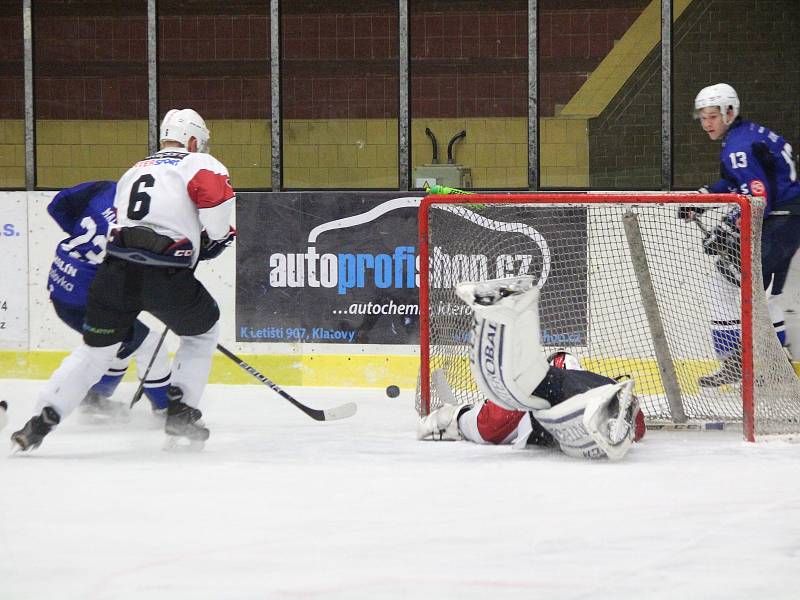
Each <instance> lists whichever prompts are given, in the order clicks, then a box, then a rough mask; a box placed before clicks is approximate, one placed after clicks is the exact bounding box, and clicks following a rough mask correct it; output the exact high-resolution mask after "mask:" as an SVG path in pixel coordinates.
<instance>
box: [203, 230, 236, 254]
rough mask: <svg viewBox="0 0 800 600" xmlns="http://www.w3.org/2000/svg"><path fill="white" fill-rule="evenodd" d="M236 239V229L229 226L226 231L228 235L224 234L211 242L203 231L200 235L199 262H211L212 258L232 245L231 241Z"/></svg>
mask: <svg viewBox="0 0 800 600" xmlns="http://www.w3.org/2000/svg"><path fill="white" fill-rule="evenodd" d="M235 237H236V228H235V227H234V226H233V225H231V227H230V229H228V233H226V234H225V236H224V237H222V238H220V239H218V240H212V239H211V238H210V237H208V233H207V232H206V230H205V229H204V230H203V231H202V232H201V233H200V255H199V259H200V260H211V259H212V258H217V257H218V256H219V255H220V254H222V251H223V250H225V248H227V247H228V246H230V245H231V244H232V243H233V239H234V238H235Z"/></svg>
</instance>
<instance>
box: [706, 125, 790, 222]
mask: <svg viewBox="0 0 800 600" xmlns="http://www.w3.org/2000/svg"><path fill="white" fill-rule="evenodd" d="M791 152H792V150H791V146H789V144H787V143H786V141H785V140H784V139H783V138H782V137H781V136H780V135H778V134H776V133H774V132H772V131H770V130H769V129H767V128H766V127H764V126H762V125H758V124H756V123H751V122H749V121H742V122H741V123H739V124H738V125H737V126H736V127H732V128H731V129H730V131H729V133H728V135H727V137H726V139H725V144H724V146H723V148H722V152H721V155H720V159H721V161H722V167H723V169H725V170H726V171H727V172H728V173H729V181H730V182H731V183H733V184H735V191H737V192H739V193H741V194H746V195H752V196H762V197H765V198H766V201H767V207H766V212H767V213H769V212H770V211H772V210H775V209H776V208H777V207H779V206H780V205H781V204H785V203H787V202H790V201H792V200H800V182H798V181H797V174H796V169H795V165H794V161H793V159H792V158H793V157H792V155H791Z"/></svg>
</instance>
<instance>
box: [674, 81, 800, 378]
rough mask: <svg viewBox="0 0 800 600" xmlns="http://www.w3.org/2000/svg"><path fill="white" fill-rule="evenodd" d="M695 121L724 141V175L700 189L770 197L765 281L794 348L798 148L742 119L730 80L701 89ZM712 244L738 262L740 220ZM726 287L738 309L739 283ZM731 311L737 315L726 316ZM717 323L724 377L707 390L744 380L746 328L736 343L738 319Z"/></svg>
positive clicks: (781, 333) (799, 228) (717, 232)
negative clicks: (789, 307) (787, 301)
mask: <svg viewBox="0 0 800 600" xmlns="http://www.w3.org/2000/svg"><path fill="white" fill-rule="evenodd" d="M694 116H695V118H697V119H700V123H701V125H702V127H703V131H705V132H706V133H707V134H708V137H710V138H711V139H712V140H720V141H721V142H722V149H721V151H720V161H721V166H720V174H721V178H720V180H719V181H717V182H716V183H714V184H712V185H708V186H704V187H703V188H701V190H700V191H701V192H710V193H717V194H718V193H728V192H733V193H740V194H745V195H750V196H760V197H763V198H764V199H765V200H766V208H765V212H764V223H763V226H762V234H761V268H762V273H763V278H764V280H763V283H764V289H765V290H766V289H768V288H769V287H770V285H771V286H772V288H771V297H770V299H769V303H768V306H769V311H770V316H771V318H772V322H773V325H774V326H775V329H776V332H777V334H778V338H779V339H780V340H781V343H782V344H783V345H784V346H786V332H785V327H784V323H783V311H782V309H781V308H780V306H779V305H778V303H777V302H776V301H775V297H776V296H778V295H779V294H780V293H781V292H782V291H783V284H784V282H785V280H786V275H787V273H788V271H789V265H790V263H791V261H792V257H793V256H794V254H795V252H796V251H797V249H798V247H800V181H798V178H797V167H796V165H795V163H794V160H793V155H792V147H791V145H789V143H787V142H786V140H785V139H784V138H783V137H782V136H780V135H779V134H777V133H775V132H773V131H771V130H770V129H769V128H767V127H765V126H763V125H759V124H758V123H753V122H751V121H746V120H744V119H742V118H741V117H740V116H739V97H738V96H737V94H736V90H734V89H733V88H732V87H731V86H730V85H728V84H726V83H718V84H715V85H712V86H709V87H706V88H703V89H702V90H700V92H699V93H698V94H697V97H696V98H695V101H694ZM680 216H682V217H690V216H691V211H683V212H682V213H681V214H680ZM704 247H705V249H706V252H707V253H709V254H717V255H719V257H720V259H722V260H723V261H724V260H728V259H729V258H730V257H731V256H732V255H736V256H737V260H738V219H737V218H736V215H733V216H731V215H728V216H726V217H725V219H723V222H722V223H721V224H720V226H718V227H717V228H715V229H714V232H713V233H712V234H711V236H709V238H708V239H707V240H706V242H705V243H704ZM718 270H719V269H718ZM726 279H727V283H726V282H725V280H726ZM734 283H735V282H734ZM718 284H719V285H717V286H715V287H716V288H717V294H716V295H717V297H718V298H721V302H718V304H720V303H721V304H722V305H725V304H727V305H728V306H731V304H732V302H731V300H730V298H731V295H733V296H736V295H737V294H738V291H737V290H736V288H735V286H734V287H731V286H730V285H729V284H731V277H727V278H718ZM726 287H727V288H729V289H727V291H726V290H725V289H724V288H726ZM726 297H727V299H726ZM726 312H729V311H726V310H724V309H723V310H722V311H721V313H726ZM713 318H715V317H713V316H712V319H713ZM738 318H739V317H738V316H736V319H738ZM715 323H717V322H716V321H715ZM715 323H712V333H713V338H714V344H715V350H716V351H717V354H718V357H719V358H720V360H721V361H722V365H721V367H720V370H719V371H717V372H716V373H714V374H712V375H708V376H705V377H701V378H700V381H699V383H700V385H702V386H705V387H716V386H719V385H724V384H726V383H734V382H736V381H738V380H739V379H740V378H741V365H740V357H739V341H738V325H736V326H735V327H734V328H735V330H736V331H735V335H734V337H735V339H732V332H731V328H730V324H731V321H730V320H726V319H725V316H724V314H721V315H720V320H719V322H718V324H722V323H726V324H727V325H724V326H723V325H719V327H718V326H717V325H716V324H715Z"/></svg>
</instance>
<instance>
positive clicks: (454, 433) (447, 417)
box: [417, 404, 469, 441]
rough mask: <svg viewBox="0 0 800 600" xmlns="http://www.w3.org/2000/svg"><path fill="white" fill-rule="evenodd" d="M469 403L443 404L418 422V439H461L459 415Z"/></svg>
mask: <svg viewBox="0 0 800 600" xmlns="http://www.w3.org/2000/svg"><path fill="white" fill-rule="evenodd" d="M464 408H469V405H467V404H443V405H442V406H440V407H439V408H437V409H436V410H433V411H431V414H429V415H427V416H425V417H422V418H421V419H420V420H419V423H417V439H418V440H435V441H456V440H460V439H461V432H460V431H459V430H458V415H459V414H461V410H462V409H464Z"/></svg>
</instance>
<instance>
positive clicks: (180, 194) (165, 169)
mask: <svg viewBox="0 0 800 600" xmlns="http://www.w3.org/2000/svg"><path fill="white" fill-rule="evenodd" d="M234 195H235V194H234V191H233V188H232V187H231V184H230V178H229V175H228V170H227V169H226V168H225V165H223V164H222V163H221V162H220V161H218V160H217V159H216V158H214V157H213V156H210V155H208V154H202V153H197V152H187V151H186V150H184V149H182V148H166V149H164V150H161V151H160V152H157V153H156V154H154V155H152V156H149V157H147V158H145V159H143V160H140V161H139V162H137V163H136V164H134V165H133V166H132V167H131V168H130V169H128V171H127V172H126V173H125V174H124V175H123V176H122V178H121V179H120V180H119V183H118V184H117V194H116V197H115V199H114V206H115V207H116V209H117V222H118V224H119V225H120V226H121V227H135V226H140V225H141V226H145V227H149V228H151V229H153V230H154V231H155V232H156V233H160V234H162V235H166V236H169V237H171V238H172V239H174V240H180V239H188V240H190V241H191V242H192V245H193V247H195V248H199V245H200V232H201V230H202V229H203V228H204V227H207V228H208V229H209V235H211V237H212V238H213V239H216V238H217V237H221V236H222V235H224V233H227V230H228V224H229V222H230V211H231V208H232V202H228V201H229V200H232V199H233V197H234ZM206 211H208V212H209V213H210V214H212V215H213V218H211V219H204V218H203V217H202V215H201V213H202V212H206ZM206 220H209V221H211V223H210V224H209V223H206V222H205V221H206ZM223 221H224V223H223Z"/></svg>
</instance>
